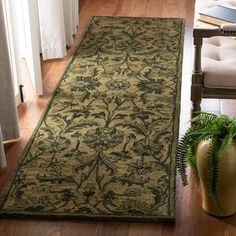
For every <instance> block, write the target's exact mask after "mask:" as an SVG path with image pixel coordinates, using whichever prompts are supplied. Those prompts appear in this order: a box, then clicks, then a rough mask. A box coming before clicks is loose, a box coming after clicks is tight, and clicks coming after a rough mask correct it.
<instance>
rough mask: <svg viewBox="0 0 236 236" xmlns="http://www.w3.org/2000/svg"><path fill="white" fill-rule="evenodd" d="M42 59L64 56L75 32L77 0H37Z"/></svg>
mask: <svg viewBox="0 0 236 236" xmlns="http://www.w3.org/2000/svg"><path fill="white" fill-rule="evenodd" d="M38 11H39V25H40V35H41V47H42V48H41V49H42V55H43V60H47V59H53V58H62V57H64V56H66V46H71V44H72V43H73V35H75V34H76V33H77V25H78V14H79V1H78V0H38Z"/></svg>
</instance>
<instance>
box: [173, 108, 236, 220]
mask: <svg viewBox="0 0 236 236" xmlns="http://www.w3.org/2000/svg"><path fill="white" fill-rule="evenodd" d="M176 163H177V170H178V172H179V174H180V177H181V179H182V183H183V185H187V184H188V181H187V174H186V168H187V166H188V165H189V166H190V167H191V169H192V170H193V172H194V174H195V176H196V178H197V180H199V182H200V185H201V190H202V200H203V201H202V206H203V209H204V210H205V211H206V212H208V213H209V214H211V215H215V216H229V215H232V214H234V213H235V212H236V118H230V117H228V116H226V115H220V116H217V115H214V114H210V113H203V112H202V113H199V115H197V116H196V117H194V118H193V119H192V120H191V127H190V128H189V129H188V130H187V131H186V133H185V134H184V136H183V137H182V138H181V139H180V140H179V143H178V146H177V154H176Z"/></svg>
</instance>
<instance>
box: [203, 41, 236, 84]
mask: <svg viewBox="0 0 236 236" xmlns="http://www.w3.org/2000/svg"><path fill="white" fill-rule="evenodd" d="M202 70H203V73H204V82H203V84H204V87H208V88H225V89H236V40H235V39H232V38H227V37H212V38H208V39H204V43H203V47H202Z"/></svg>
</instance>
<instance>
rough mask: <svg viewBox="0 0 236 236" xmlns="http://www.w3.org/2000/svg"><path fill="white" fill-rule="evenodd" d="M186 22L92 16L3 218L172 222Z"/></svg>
mask: <svg viewBox="0 0 236 236" xmlns="http://www.w3.org/2000/svg"><path fill="white" fill-rule="evenodd" d="M183 36H184V22H183V20H182V19H161V18H140V17H93V18H92V19H91V21H90V24H89V26H88V28H87V31H86V32H85V34H84V36H83V38H82V41H81V42H80V44H79V46H78V47H77V49H76V51H75V53H74V57H73V58H72V59H71V61H70V63H69V65H68V66H67V69H66V71H65V72H64V74H63V76H62V78H61V80H60V81H59V83H58V85H57V88H56V89H55V91H54V93H53V95H52V98H51V99H50V101H49V103H48V105H47V108H46V109H45V111H44V114H43V116H42V118H41V120H40V122H39V124H38V126H37V128H36V130H35V132H34V134H33V135H32V137H31V139H30V141H29V142H28V144H27V146H26V148H25V150H24V152H23V154H22V156H21V158H20V161H19V163H18V165H17V168H16V170H15V173H14V176H13V177H12V179H11V181H10V183H9V185H8V186H7V187H6V189H5V191H4V193H3V194H2V197H1V204H0V215H1V216H40V217H52V218H66V217H70V218H71V217H74V218H78V219H103V220H104V219H105V220H106V219H107V220H130V221H158V220H162V221H172V220H173V219H174V216H175V158H174V156H175V146H176V143H177V140H178V128H179V113H180V86H181V67H182V50H183Z"/></svg>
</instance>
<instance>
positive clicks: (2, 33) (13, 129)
mask: <svg viewBox="0 0 236 236" xmlns="http://www.w3.org/2000/svg"><path fill="white" fill-rule="evenodd" d="M18 137H19V126H18V117H17V111H16V104H15V93H14V87H13V80H12V74H11V66H10V59H9V53H8V44H7V37H6V29H5V18H4V13H3V0H0V169H1V168H4V167H5V166H6V158H5V153H4V147H3V141H5V140H10V139H16V138H18Z"/></svg>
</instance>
